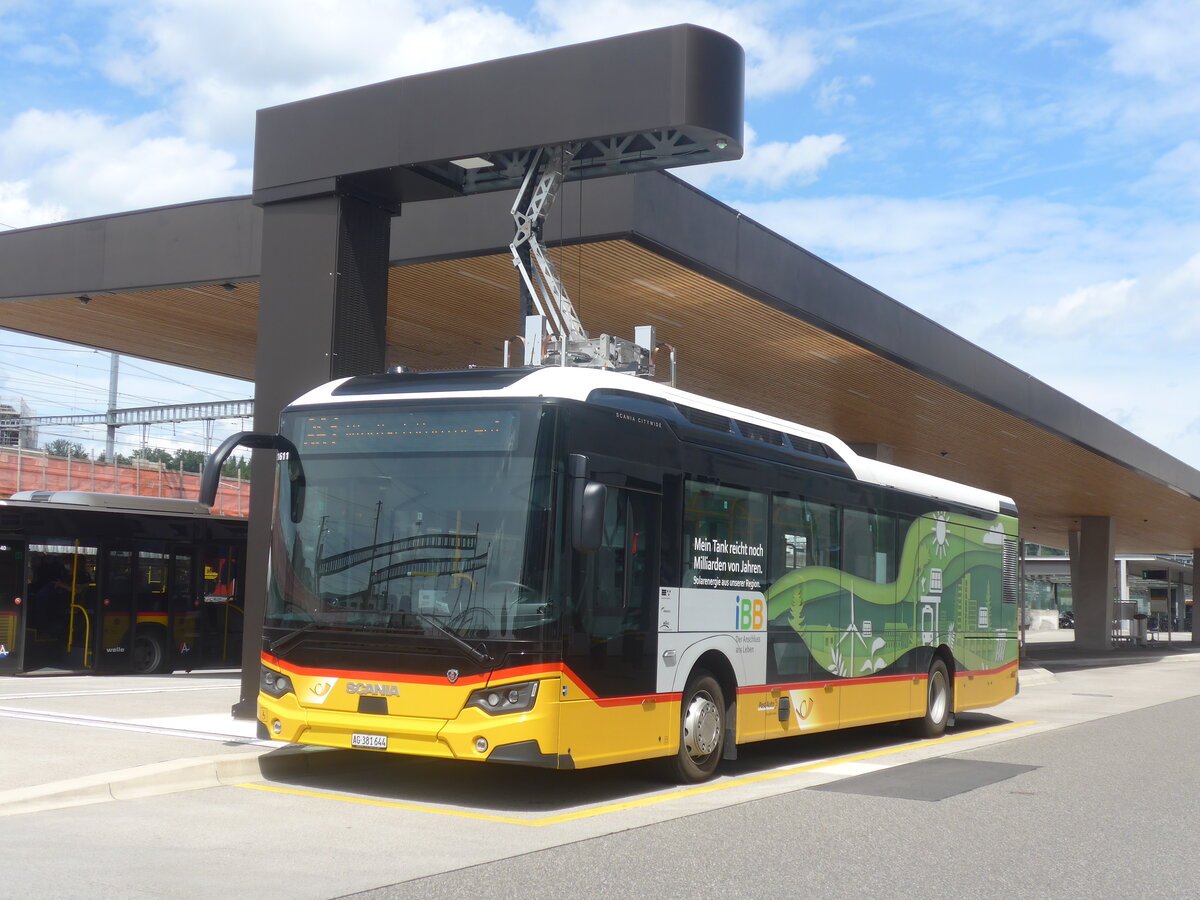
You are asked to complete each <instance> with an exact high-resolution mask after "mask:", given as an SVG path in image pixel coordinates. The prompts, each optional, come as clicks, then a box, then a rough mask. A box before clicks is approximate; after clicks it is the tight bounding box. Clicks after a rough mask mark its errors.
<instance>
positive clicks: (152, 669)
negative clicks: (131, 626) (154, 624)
mask: <svg viewBox="0 0 1200 900" xmlns="http://www.w3.org/2000/svg"><path fill="white" fill-rule="evenodd" d="M130 665H131V667H132V669H133V673H134V674H135V675H159V674H163V673H166V672H170V671H171V664H170V662H169V661H168V659H167V640H166V635H165V634H163V632H162V631H161V630H160V629H158V628H143V629H139V630H138V633H137V637H136V638H134V640H133V653H132V656H131V658H130Z"/></svg>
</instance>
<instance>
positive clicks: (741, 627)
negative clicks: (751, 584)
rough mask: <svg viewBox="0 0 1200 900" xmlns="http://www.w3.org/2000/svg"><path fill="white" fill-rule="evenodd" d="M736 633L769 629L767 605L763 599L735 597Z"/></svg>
mask: <svg viewBox="0 0 1200 900" xmlns="http://www.w3.org/2000/svg"><path fill="white" fill-rule="evenodd" d="M733 606H734V610H735V615H734V618H735V620H736V621H735V624H734V626H733V628H734V630H735V631H762V630H763V629H764V628H766V627H767V604H766V602H765V601H764V600H763V598H762V597H740V596H739V597H735V598H734V600H733Z"/></svg>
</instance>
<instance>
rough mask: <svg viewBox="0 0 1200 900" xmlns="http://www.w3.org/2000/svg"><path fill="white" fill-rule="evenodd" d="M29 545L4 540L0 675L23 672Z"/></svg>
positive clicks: (0, 575)
mask: <svg viewBox="0 0 1200 900" xmlns="http://www.w3.org/2000/svg"><path fill="white" fill-rule="evenodd" d="M24 587H25V545H24V544H20V543H16V542H13V541H3V540H0V673H4V674H8V673H11V672H19V671H20V670H21V656H22V654H21V645H22V643H23V641H22V638H23V637H24V630H25V626H24V615H23V613H24V610H25V600H24V597H23V596H22V594H24Z"/></svg>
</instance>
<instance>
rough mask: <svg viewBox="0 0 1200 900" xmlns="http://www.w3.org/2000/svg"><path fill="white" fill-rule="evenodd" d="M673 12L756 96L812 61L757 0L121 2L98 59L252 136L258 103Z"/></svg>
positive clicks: (611, 31)
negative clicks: (715, 42)
mask: <svg viewBox="0 0 1200 900" xmlns="http://www.w3.org/2000/svg"><path fill="white" fill-rule="evenodd" d="M230 22H237V23H238V26H237V27H236V28H231V27H230ZM681 22H693V23H696V24H699V25H704V26H708V27H711V28H715V29H717V30H719V31H722V32H724V33H727V34H729V35H730V36H732V37H733V38H735V39H736V40H739V41H740V42H741V43H742V45H743V47H744V48H745V49H746V53H747V75H746V85H747V92H748V94H749V95H751V96H754V95H760V94H771V93H776V92H779V91H785V90H790V89H792V88H795V87H798V86H799V85H802V84H803V83H804V82H805V81H806V80H807V79H808V78H809V77H810V76H811V75H812V73H813V72H814V71H815V70H816V68H817V66H818V59H817V56H816V55H815V53H814V51H813V49H812V48H811V46H810V40H809V37H808V36H807V35H806V34H804V33H803V32H800V31H797V30H795V29H791V30H789V29H788V28H786V27H781V26H780V25H779V23H778V22H777V21H775V20H774V19H772V18H771V16H770V15H769V9H768V8H767V7H762V6H758V5H754V4H741V5H734V6H728V5H718V4H715V3H708V2H694V0H686V2H685V0H665V2H653V3H636V2H631V0H616V2H613V3H610V4H608V5H606V6H605V7H604V11H603V15H597V12H596V7H595V5H594V4H591V3H583V2H579V0H577V2H560V3H544V4H539V5H538V6H536V7H535V9H534V11H533V15H532V16H530V18H529V20H527V21H524V22H522V21H518V20H517V19H515V18H513V17H512V16H510V15H508V14H507V13H505V12H503V11H502V10H500V9H497V8H493V7H489V6H486V5H483V4H469V3H455V2H450V3H448V4H442V5H439V6H438V7H436V11H434V8H432V7H429V6H428V5H426V4H421V3H417V2H411V0H370V2H369V0H340V2H334V0H318V2H309V3H307V4H305V5H304V6H302V7H297V6H296V4H295V3H291V2H287V0H260V2H256V3H254V4H252V5H249V6H247V5H246V4H245V3H243V2H238V0H165V2H161V3H158V4H156V5H154V6H153V7H152V8H150V9H146V8H144V7H135V8H133V9H130V10H127V11H125V12H124V13H123V14H122V23H121V27H120V28H119V29H117V30H119V31H122V32H124V33H126V34H127V35H130V37H129V38H128V39H126V40H125V41H123V42H122V45H121V46H120V48H119V49H118V50H117V51H115V52H114V53H113V54H112V55H111V57H110V58H109V60H108V62H107V63H106V65H105V71H106V72H107V74H108V76H109V77H110V78H112V79H113V80H114V81H116V82H117V83H119V84H123V85H126V86H129V87H132V88H134V89H136V90H139V91H142V92H145V93H149V94H166V95H168V96H169V97H170V98H171V108H172V111H173V114H174V115H175V117H176V118H177V119H178V121H179V124H180V128H181V129H182V131H183V133H184V135H185V136H187V137H189V138H192V139H194V140H203V141H232V142H242V143H248V141H249V139H250V136H251V134H252V131H253V124H254V111H255V110H257V109H260V108H263V107H266V106H271V105H275V104H278V103H284V102H289V101H292V100H299V99H303V98H306V97H311V96H316V95H319V94H325V93H329V92H330V91H335V90H341V89H345V88H351V87H357V86H359V85H362V84H369V83H372V82H377V81H382V80H386V79H390V78H397V77H401V76H404V75H411V74H414V73H418V72H427V71H433V70H437V69H443V68H447V67H450V66H458V65H465V64H468V63H473V62H479V61H482V60H487V59H494V58H499V57H503V56H511V55H514V54H518V53H526V52H530V51H533V50H539V49H544V48H547V47H557V46H561V45H564V44H570V43H576V42H579V41H587V40H595V39H597V38H602V37H610V36H613V35H617V34H624V33H628V32H633V31H640V30H644V29H648V28H655V27H659V26H665V25H674V24H679V23H681ZM513 90H514V91H518V90H520V86H519V85H513Z"/></svg>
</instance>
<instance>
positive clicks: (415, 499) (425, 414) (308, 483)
mask: <svg viewBox="0 0 1200 900" xmlns="http://www.w3.org/2000/svg"><path fill="white" fill-rule="evenodd" d="M552 418H553V412H552V410H549V409H547V408H545V407H542V406H540V405H537V404H528V405H524V406H522V405H507V406H499V407H498V406H495V405H487V406H485V405H480V404H471V403H444V404H439V405H438V406H436V407H431V406H420V405H416V404H408V403H405V404H391V405H386V406H382V405H381V406H365V405H361V404H355V405H348V406H346V407H338V408H336V409H335V408H328V409H322V410H309V409H306V410H300V411H290V412H286V413H285V414H284V421H283V434H284V435H285V436H286V437H288V438H289V439H290V440H291V441H292V443H293V444H294V445H295V447H296V451H297V453H298V454H299V457H300V460H299V462H300V466H298V467H297V466H296V465H295V461H294V460H290V459H281V466H280V478H279V495H278V498H277V503H276V515H275V522H274V525H273V530H272V552H271V568H270V580H269V585H268V595H267V612H266V621H265V625H266V626H267V628H268V629H272V628H274V629H285V630H286V632H285V634H283V635H278V634H277V635H276V637H275V640H276V641H277V642H281V641H286V640H287V635H288V634H295V635H300V634H306V635H312V636H314V637H316V636H317V635H318V634H319V632H321V631H324V630H327V629H336V630H346V629H350V630H353V631H356V632H357V631H370V632H382V633H395V634H419V635H423V636H424V637H426V638H429V637H436V636H439V635H441V636H442V637H443V638H444V639H447V640H451V641H456V642H459V643H461V641H462V639H468V640H481V639H484V638H487V639H507V640H541V639H544V638H545V637H547V636H549V632H550V629H551V627H552V624H553V623H552V619H553V612H552V610H551V608H550V604H549V602H548V600H549V598H548V597H547V584H548V582H547V571H546V569H547V560H548V559H549V558H550V555H549V554H548V552H547V550H548V542H549V541H550V540H551V527H550V524H551V491H552V478H551V465H550V460H551V458H552V455H551V445H552V441H553V433H554V429H553V427H552ZM281 456H284V454H281ZM289 464H290V465H289ZM297 471H299V472H301V473H302V477H301V478H300V479H299V480H289V473H291V474H292V478H293V479H294V478H295V473H296V472H297ZM297 492H303V496H302V497H298V496H297ZM297 500H299V502H296V501H297ZM268 636H269V635H268ZM456 639H457V640H456Z"/></svg>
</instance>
